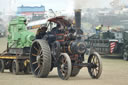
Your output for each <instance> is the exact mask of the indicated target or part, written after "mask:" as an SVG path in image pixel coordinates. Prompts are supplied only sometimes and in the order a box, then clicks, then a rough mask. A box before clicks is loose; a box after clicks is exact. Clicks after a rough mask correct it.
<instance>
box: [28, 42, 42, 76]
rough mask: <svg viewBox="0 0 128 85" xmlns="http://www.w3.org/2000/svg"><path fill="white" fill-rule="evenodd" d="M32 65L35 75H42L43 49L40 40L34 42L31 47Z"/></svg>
mask: <svg viewBox="0 0 128 85" xmlns="http://www.w3.org/2000/svg"><path fill="white" fill-rule="evenodd" d="M31 53H32V54H30V55H31V57H30V59H31V67H32V72H33V73H34V74H35V75H40V72H41V68H42V67H43V51H42V48H41V46H40V44H39V43H38V42H35V43H33V45H32V48H31Z"/></svg>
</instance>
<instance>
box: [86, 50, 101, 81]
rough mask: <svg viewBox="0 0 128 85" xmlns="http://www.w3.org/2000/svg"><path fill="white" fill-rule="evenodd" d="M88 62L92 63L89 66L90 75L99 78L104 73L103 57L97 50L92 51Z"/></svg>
mask: <svg viewBox="0 0 128 85" xmlns="http://www.w3.org/2000/svg"><path fill="white" fill-rule="evenodd" d="M88 63H89V64H90V65H91V66H89V67H88V72H89V74H90V76H91V77H92V78H94V79H98V78H99V77H100V75H101V73H102V62H101V57H100V55H99V54H98V53H97V52H94V53H92V54H91V55H90V56H89V59H88Z"/></svg>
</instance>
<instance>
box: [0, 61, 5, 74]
mask: <svg viewBox="0 0 128 85" xmlns="http://www.w3.org/2000/svg"><path fill="white" fill-rule="evenodd" d="M0 72H1V73H3V72H4V60H2V59H0Z"/></svg>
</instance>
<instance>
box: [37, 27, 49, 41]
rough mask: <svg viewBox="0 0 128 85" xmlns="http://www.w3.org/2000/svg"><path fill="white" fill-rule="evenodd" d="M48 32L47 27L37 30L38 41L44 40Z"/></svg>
mask: <svg viewBox="0 0 128 85" xmlns="http://www.w3.org/2000/svg"><path fill="white" fill-rule="evenodd" d="M46 31H47V27H40V28H39V29H38V30H37V33H36V39H42V38H43V36H44V35H45V34H46Z"/></svg>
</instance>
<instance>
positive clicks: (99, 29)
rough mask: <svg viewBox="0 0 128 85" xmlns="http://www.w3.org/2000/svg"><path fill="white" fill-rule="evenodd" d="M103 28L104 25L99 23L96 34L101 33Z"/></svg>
mask: <svg viewBox="0 0 128 85" xmlns="http://www.w3.org/2000/svg"><path fill="white" fill-rule="evenodd" d="M102 28H103V25H102V24H101V25H99V26H97V27H96V34H99V33H100V32H101V29H102Z"/></svg>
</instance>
